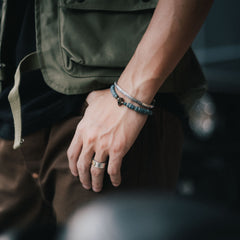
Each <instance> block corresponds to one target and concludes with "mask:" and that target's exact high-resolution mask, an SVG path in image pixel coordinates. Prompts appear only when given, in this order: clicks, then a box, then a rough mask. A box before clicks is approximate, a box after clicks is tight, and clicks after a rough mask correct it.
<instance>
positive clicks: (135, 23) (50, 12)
mask: <svg viewBox="0 0 240 240" xmlns="http://www.w3.org/2000/svg"><path fill="white" fill-rule="evenodd" d="M8 1H9V0H8ZM8 1H6V0H5V1H4V4H5V5H4V8H3V9H6V4H8V3H9V2H8ZM157 2H158V0H35V25H36V49H37V52H36V53H32V54H29V55H28V56H26V57H25V58H24V59H23V60H22V61H21V62H20V64H19V66H18V68H17V71H16V73H15V76H14V78H15V84H14V87H13V89H12V91H11V92H10V94H9V101H10V105H11V108H12V112H13V118H14V127H15V143H14V148H17V147H18V146H19V145H20V142H21V111H20V107H21V105H20V98H19V93H18V88H19V84H20V76H21V72H24V71H29V70H34V69H37V68H40V69H41V71H42V74H43V78H44V80H45V82H46V83H47V84H48V85H49V86H50V87H51V88H53V89H54V90H56V91H58V92H60V93H63V94H82V93H87V92H90V91H92V90H97V89H104V88H108V87H109V86H110V85H111V84H112V83H113V82H114V81H116V80H117V79H118V78H119V77H120V75H121V73H122V71H123V70H124V68H125V66H126V65H127V63H128V62H129V60H130V58H131V56H132V55H133V54H134V51H135V49H136V48H137V45H138V43H139V41H140V40H141V38H142V36H143V34H144V32H145V30H146V28H147V26H148V24H149V22H150V20H151V17H152V14H153V12H154V9H155V7H156V5H157ZM2 16H3V17H2V20H1V22H2V23H1V26H2V28H1V31H2V30H3V29H4V12H3V14H2ZM1 36H2V34H0V43H1V41H2V37H1ZM1 46H2V44H1ZM0 49H1V48H0ZM0 56H1V52H0ZM3 66H4V65H3ZM3 70H4V69H3V68H1V65H0V82H1V81H2V80H4V78H5V77H4V76H5V74H3V73H4V71H3ZM33 81H34V79H33ZM205 89H206V84H205V79H204V77H203V74H202V71H201V69H200V67H199V64H198V62H197V60H196V58H195V56H194V54H193V52H192V50H191V49H189V50H188V51H187V52H186V54H185V55H184V57H183V58H182V59H181V60H180V62H179V63H178V65H177V66H176V68H175V69H174V71H173V72H172V73H171V74H170V75H169V77H168V78H167V79H166V81H165V82H164V84H163V86H162V87H161V88H160V89H159V92H168V93H173V94H175V95H176V96H177V97H178V98H179V101H180V102H181V103H182V104H183V105H184V106H185V108H186V109H188V108H189V107H191V105H192V104H193V102H194V100H195V99H196V98H198V97H199V96H200V95H201V94H202V93H203V92H204V91H205Z"/></svg>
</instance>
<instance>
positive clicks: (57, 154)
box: [0, 108, 183, 231]
mask: <svg viewBox="0 0 240 240" xmlns="http://www.w3.org/2000/svg"><path fill="white" fill-rule="evenodd" d="M81 118H82V117H81V116H75V117H71V118H69V119H65V120H64V121H61V122H59V123H57V124H55V125H53V126H51V127H49V128H45V129H42V130H40V131H38V132H36V133H34V134H31V135H30V136H27V137H25V141H24V143H23V144H22V146H21V147H20V148H19V149H17V150H13V149H12V145H13V143H12V141H6V140H1V139H0V230H1V231H2V230H6V229H8V228H13V227H21V226H27V225H28V224H31V223H36V222H37V223H41V222H45V223H46V222H51V221H52V222H54V221H55V219H56V221H57V222H58V223H63V222H65V221H66V219H67V218H68V217H69V216H70V215H71V214H72V213H73V212H74V210H75V209H76V208H77V207H79V206H81V205H82V204H85V203H88V202H89V201H90V200H92V199H95V198H97V197H99V196H101V195H103V194H105V193H109V192H113V191H122V190H126V189H136V188H148V189H149V188H155V189H157V190H173V189H174V187H175V184H176V182H177V176H178V170H179V163H180V158H181V148H182V142H183V132H182V126H181V122H180V120H179V119H178V118H177V117H176V116H175V115H173V114H171V113H169V112H167V111H165V110H164V109H161V108H160V109H159V110H158V111H157V112H156V113H155V114H154V115H153V116H151V117H149V118H148V121H147V123H146V125H145V126H144V128H143V130H142V131H141V133H140V135H139V137H138V139H137V140H136V142H135V143H134V145H133V147H132V148H131V149H130V151H129V152H128V153H127V155H126V156H125V157H124V160H123V165H122V184H121V186H120V187H119V188H114V187H112V186H111V183H110V180H109V178H108V176H107V174H106V176H105V180H104V181H105V182H104V188H103V191H102V192H101V193H94V192H92V191H87V190H85V189H83V188H82V187H81V184H80V182H79V180H78V178H76V177H73V176H72V175H71V173H70V170H69V169H68V160H67V156H66V150H67V148H68V146H69V144H70V142H71V139H72V137H73V134H74V132H75V128H76V125H77V124H78V122H79V121H80V120H81Z"/></svg>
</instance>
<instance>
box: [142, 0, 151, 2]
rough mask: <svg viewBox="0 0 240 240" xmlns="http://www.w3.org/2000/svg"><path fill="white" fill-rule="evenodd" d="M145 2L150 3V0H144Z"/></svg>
mask: <svg viewBox="0 0 240 240" xmlns="http://www.w3.org/2000/svg"><path fill="white" fill-rule="evenodd" d="M142 1H143V2H150V0H142Z"/></svg>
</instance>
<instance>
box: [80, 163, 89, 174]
mask: <svg viewBox="0 0 240 240" xmlns="http://www.w3.org/2000/svg"><path fill="white" fill-rule="evenodd" d="M77 169H78V171H79V172H86V171H88V169H89V165H88V164H86V163H85V162H83V163H82V162H80V161H78V163H77Z"/></svg>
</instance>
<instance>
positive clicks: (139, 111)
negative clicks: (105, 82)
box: [110, 84, 153, 115]
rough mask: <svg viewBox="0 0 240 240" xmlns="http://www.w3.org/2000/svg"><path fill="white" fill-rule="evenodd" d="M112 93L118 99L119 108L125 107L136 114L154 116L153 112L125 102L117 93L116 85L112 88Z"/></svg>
mask: <svg viewBox="0 0 240 240" xmlns="http://www.w3.org/2000/svg"><path fill="white" fill-rule="evenodd" d="M110 91H111V93H112V95H113V97H114V98H116V99H117V102H118V106H122V105H124V106H126V107H127V108H129V109H131V110H133V111H135V112H138V113H141V114H145V115H152V114H153V112H152V110H150V109H146V108H142V107H138V106H135V105H133V104H132V103H127V102H125V101H124V99H123V98H121V97H119V96H118V94H117V93H116V91H115V86H114V84H113V85H112V86H111V87H110Z"/></svg>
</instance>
